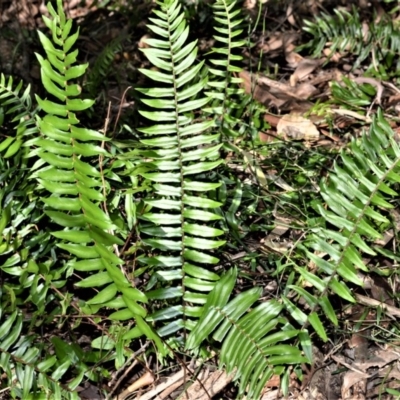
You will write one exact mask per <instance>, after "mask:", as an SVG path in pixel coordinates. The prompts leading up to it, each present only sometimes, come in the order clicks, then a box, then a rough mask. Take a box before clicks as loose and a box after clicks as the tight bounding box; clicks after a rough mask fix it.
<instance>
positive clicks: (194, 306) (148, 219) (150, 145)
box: [135, 0, 224, 336]
mask: <svg viewBox="0 0 400 400" xmlns="http://www.w3.org/2000/svg"><path fill="white" fill-rule="evenodd" d="M159 5H160V9H159V10H155V11H154V13H155V14H156V16H157V18H150V21H151V24H149V25H148V27H149V28H150V29H151V30H152V31H153V32H154V33H155V35H157V37H158V38H157V39H156V38H152V39H148V40H147V43H148V44H149V45H150V46H151V47H150V48H148V49H143V52H144V53H145V55H146V56H147V58H148V59H149V60H150V61H151V63H152V64H153V65H154V66H156V67H157V68H158V69H159V70H158V71H153V70H143V69H142V70H141V72H142V73H143V74H145V75H146V76H147V77H148V78H150V79H151V80H153V81H154V82H156V83H157V87H152V88H147V89H138V90H139V91H140V92H141V93H142V94H144V95H145V96H146V97H144V96H143V97H142V102H143V103H144V104H145V105H146V106H148V107H149V108H150V110H149V111H144V110H142V111H140V112H141V114H142V115H143V116H144V117H146V118H147V119H149V120H151V121H155V122H157V123H156V124H155V125H153V126H151V127H149V128H141V129H140V131H141V132H142V133H143V135H144V136H143V138H142V139H141V143H142V144H143V145H145V146H146V148H147V149H146V150H143V151H141V156H142V157H143V161H142V163H141V164H140V166H139V167H138V168H137V170H136V171H135V173H136V174H137V175H140V176H141V177H142V178H143V179H145V180H147V181H149V182H151V185H152V191H151V192H150V193H149V195H148V196H147V197H146V199H145V200H144V201H145V204H146V211H145V212H144V214H143V215H142V217H141V224H140V228H139V230H140V234H141V236H142V242H143V244H144V245H145V246H147V247H148V248H149V249H152V250H151V251H152V253H153V255H151V256H150V257H142V258H140V259H139V261H140V262H141V263H143V264H147V265H151V266H152V268H153V274H154V275H153V277H155V279H153V283H152V284H153V285H156V288H155V289H154V290H152V291H150V292H148V293H147V296H148V297H149V298H150V299H157V300H167V299H168V302H169V303H171V302H172V300H171V299H177V300H178V299H179V300H178V301H176V304H174V305H172V306H168V307H167V308H163V309H161V310H158V311H157V312H155V313H154V314H152V315H151V316H150V320H166V321H168V320H169V319H172V318H173V319H174V320H173V322H171V323H167V324H166V325H165V326H164V327H162V328H161V329H160V330H159V331H158V332H159V334H160V335H163V336H164V335H168V334H171V333H173V332H175V331H176V330H178V329H180V328H182V327H186V328H187V329H191V326H192V323H191V321H190V320H189V319H188V320H186V318H187V317H188V318H190V317H198V315H199V312H200V310H201V309H200V308H199V306H200V305H202V304H204V302H205V301H206V293H208V292H209V291H210V290H211V289H212V288H213V286H214V284H215V281H216V280H218V279H219V277H218V275H217V274H215V273H214V272H212V271H210V270H209V269H208V268H207V266H208V265H214V264H216V263H217V262H218V259H217V258H216V257H215V256H214V255H213V254H212V251H213V249H216V248H218V247H219V246H221V245H222V244H223V243H224V241H223V240H218V236H221V235H222V233H223V232H222V231H221V230H220V229H217V228H215V227H213V225H212V221H216V220H218V219H220V218H221V217H220V216H219V215H218V214H216V213H215V212H214V211H213V210H214V209H215V208H217V207H219V206H220V203H218V202H216V201H214V200H211V199H210V198H209V197H208V196H207V193H208V192H209V191H211V190H214V189H215V188H217V187H218V186H219V185H220V184H219V183H218V182H213V181H212V179H211V173H210V172H211V171H212V170H213V169H214V168H216V167H217V166H218V165H220V164H221V162H222V160H221V158H220V157H219V149H220V147H221V144H220V143H219V138H220V135H219V134H218V133H215V132H213V131H212V130H211V129H212V128H213V127H214V125H215V123H214V121H213V120H212V119H210V120H209V121H201V120H200V121H199V122H197V121H196V115H195V113H196V111H197V110H200V109H201V108H202V107H204V106H205V105H206V104H207V103H208V102H209V98H208V97H205V96H204V95H202V94H201V93H202V90H203V89H204V88H205V87H206V84H207V71H206V70H205V69H204V67H203V64H204V62H197V61H196V58H197V48H196V42H190V43H188V44H185V43H186V40H187V38H188V35H189V28H188V27H187V26H186V22H185V19H184V14H183V13H182V12H181V6H180V5H179V3H178V1H177V0H174V1H170V0H166V1H164V2H161V3H159ZM177 280H179V281H181V285H178V286H174V287H169V285H170V284H172V283H173V282H174V281H177Z"/></svg>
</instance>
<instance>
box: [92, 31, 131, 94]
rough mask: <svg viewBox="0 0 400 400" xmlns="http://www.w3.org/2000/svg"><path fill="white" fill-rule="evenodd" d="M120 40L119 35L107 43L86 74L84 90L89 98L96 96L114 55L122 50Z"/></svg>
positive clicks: (121, 37)
mask: <svg viewBox="0 0 400 400" xmlns="http://www.w3.org/2000/svg"><path fill="white" fill-rule="evenodd" d="M122 40H123V36H122V35H120V36H118V37H117V38H115V39H114V40H112V41H111V42H110V43H108V44H107V45H106V46H105V47H104V49H103V50H102V51H101V53H100V54H99V55H98V57H97V58H96V61H95V63H94V65H93V67H92V68H91V70H90V71H89V73H88V74H87V76H86V90H87V92H88V93H89V95H90V96H91V97H95V96H96V95H98V93H99V89H100V88H101V85H102V84H103V83H104V81H105V79H106V78H107V76H108V74H109V73H110V71H111V65H112V63H113V62H114V57H115V54H117V53H118V52H120V51H121V50H122V45H121V42H122Z"/></svg>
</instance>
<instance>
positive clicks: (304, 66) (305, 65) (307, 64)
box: [290, 58, 323, 86]
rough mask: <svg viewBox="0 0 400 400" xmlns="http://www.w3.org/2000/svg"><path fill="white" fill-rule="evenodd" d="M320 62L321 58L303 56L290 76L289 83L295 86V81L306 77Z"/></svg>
mask: <svg viewBox="0 0 400 400" xmlns="http://www.w3.org/2000/svg"><path fill="white" fill-rule="evenodd" d="M322 62H323V61H322V60H312V59H310V58H303V59H302V60H301V61H300V63H299V65H298V66H297V68H296V70H295V71H294V72H293V74H292V75H291V77H290V85H291V86H296V84H297V82H300V81H302V80H304V79H306V78H307V77H308V76H309V75H310V74H311V73H312V72H313V71H314V70H315V69H316V68H318V67H319V66H320V65H321V64H322Z"/></svg>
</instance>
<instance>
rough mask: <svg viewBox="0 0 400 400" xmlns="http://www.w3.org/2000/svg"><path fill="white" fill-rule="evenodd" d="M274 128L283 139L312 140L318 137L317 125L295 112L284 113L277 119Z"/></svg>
mask: <svg viewBox="0 0 400 400" xmlns="http://www.w3.org/2000/svg"><path fill="white" fill-rule="evenodd" d="M276 130H277V132H278V135H281V136H282V137H283V138H284V139H285V140H305V141H307V142H314V141H316V140H318V139H319V131H318V129H317V127H316V126H315V125H314V124H313V123H312V122H311V121H310V120H309V119H307V118H304V117H302V116H301V115H299V114H296V113H292V114H287V115H284V116H283V117H282V118H281V119H280V120H279V122H278V125H277V127H276Z"/></svg>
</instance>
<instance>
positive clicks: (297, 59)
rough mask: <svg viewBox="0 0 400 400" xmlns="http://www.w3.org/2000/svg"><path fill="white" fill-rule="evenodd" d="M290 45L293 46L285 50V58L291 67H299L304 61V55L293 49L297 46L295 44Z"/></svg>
mask: <svg viewBox="0 0 400 400" xmlns="http://www.w3.org/2000/svg"><path fill="white" fill-rule="evenodd" d="M290 47H293V48H291V49H290V50H287V51H285V58H286V61H287V63H288V64H289V67H290V68H297V66H298V65H299V64H300V63H301V62H302V61H303V57H302V56H301V55H300V54H298V53H296V52H294V51H293V50H294V48H295V46H294V45H290Z"/></svg>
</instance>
